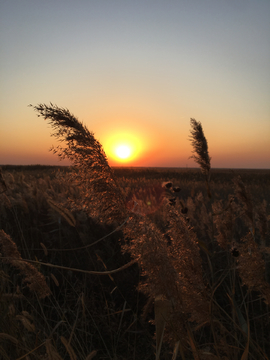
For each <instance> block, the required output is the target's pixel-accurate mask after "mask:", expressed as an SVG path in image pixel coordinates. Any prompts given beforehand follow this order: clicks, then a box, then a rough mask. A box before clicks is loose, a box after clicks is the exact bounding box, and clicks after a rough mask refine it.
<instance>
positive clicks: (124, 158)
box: [104, 131, 143, 165]
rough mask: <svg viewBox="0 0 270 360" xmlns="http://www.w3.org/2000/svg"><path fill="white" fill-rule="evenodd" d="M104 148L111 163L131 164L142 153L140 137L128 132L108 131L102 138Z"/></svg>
mask: <svg viewBox="0 0 270 360" xmlns="http://www.w3.org/2000/svg"><path fill="white" fill-rule="evenodd" d="M104 149H105V152H106V155H107V156H108V159H109V161H110V163H111V164H114V165H117V164H119V163H121V164H124V163H125V164H129V165H130V164H133V163H134V161H135V160H137V159H138V158H139V157H140V156H141V153H142V149H143V146H142V139H141V140H139V136H136V135H135V134H131V133H129V132H125V131H123V132H122V131H120V132H119V133H114V134H112V133H110V134H108V135H107V136H106V137H105V139H104Z"/></svg>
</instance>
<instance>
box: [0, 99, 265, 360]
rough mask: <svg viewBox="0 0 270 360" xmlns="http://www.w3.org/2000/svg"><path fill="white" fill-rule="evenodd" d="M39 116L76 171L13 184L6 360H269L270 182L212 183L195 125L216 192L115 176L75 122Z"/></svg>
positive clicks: (2, 340) (6, 257) (152, 175)
mask: <svg viewBox="0 0 270 360" xmlns="http://www.w3.org/2000/svg"><path fill="white" fill-rule="evenodd" d="M35 110H36V111H37V112H38V113H39V114H40V115H41V116H43V117H44V118H45V119H49V121H50V122H51V124H52V126H53V128H54V131H55V135H56V137H57V138H58V139H60V140H63V143H65V144H66V148H58V149H57V151H58V153H59V154H60V156H61V157H63V156H68V157H69V158H70V159H71V160H72V161H73V162H74V169H68V170H65V171H56V172H49V171H47V172H45V173H44V172H42V171H41V169H39V168H37V169H35V171H34V172H33V171H32V172H31V171H27V172H25V173H22V172H18V171H17V172H16V171H15V172H12V171H8V170H7V169H4V170H3V172H2V174H1V178H0V180H1V186H2V188H1V189H2V190H1V195H0V196H1V210H0V211H1V212H0V215H1V217H0V225H1V229H2V230H1V233H0V235H1V236H0V240H1V242H0V246H1V250H0V251H1V259H2V265H1V273H0V315H1V319H2V322H1V325H0V357H1V358H3V359H17V360H18V359H44V360H45V359H72V360H73V359H92V358H100V359H142V358H143V359H153V358H154V357H156V359H159V358H160V359H161V358H162V359H177V358H179V359H187V360H188V359H203V360H204V359H205V360H206V359H224V360H225V359H243V360H244V359H268V358H269V353H270V346H269V341H268V339H269V336H270V328H269V327H270V316H269V305H268V304H269V300H270V287H269V273H270V269H269V256H270V251H269V245H270V236H269V220H270V219H269V188H270V180H269V174H266V175H265V177H263V175H260V177H258V178H256V179H255V180H254V182H252V181H251V180H250V181H245V177H246V179H247V178H248V176H249V174H248V173H247V172H246V173H242V176H241V178H239V177H236V176H235V175H234V174H228V173H226V172H223V173H222V172H220V174H221V176H220V178H219V177H218V176H219V175H218V173H217V172H215V170H211V181H210V168H211V164H210V156H209V154H208V146H207V141H206V138H205V136H204V133H203V129H202V126H201V124H200V123H199V122H197V121H196V120H194V119H191V128H192V130H191V138H192V144H193V148H194V154H195V155H194V158H195V160H196V161H197V162H198V164H199V165H200V167H201V172H202V174H203V177H204V180H205V181H206V187H205V184H203V182H202V181H201V180H200V174H199V173H198V172H196V171H195V170H190V171H189V170H182V171H181V172H180V173H179V172H177V171H176V170H175V171H174V170H171V171H167V173H166V172H164V171H163V172H162V171H161V170H158V169H154V170H152V171H150V170H147V171H146V170H144V169H141V170H139V169H137V170H133V171H131V170H121V169H119V170H117V169H116V170H112V169H111V168H110V167H109V165H108V163H107V160H106V156H105V154H104V152H103V150H102V147H101V145H100V144H99V143H98V142H97V141H96V140H95V138H94V135H93V134H92V133H90V132H89V131H88V130H87V129H86V128H85V127H84V126H83V125H82V124H81V123H80V122H79V121H78V120H77V119H76V118H75V117H74V116H73V115H72V114H70V113H69V111H68V110H66V109H60V108H58V107H56V106H53V105H51V106H46V105H38V106H36V107H35ZM252 176H254V175H252ZM232 178H234V180H233V181H232ZM250 179H251V176H250ZM262 179H264V181H265V183H261V185H260V188H259V189H258V188H257V185H256V184H258V181H263V180H262ZM210 187H211V192H210ZM180 188H181V190H180ZM267 196H268V197H267ZM131 265H132V266H131ZM114 270H115V271H114ZM100 275H103V276H100ZM104 275H105V276H104ZM154 337H155V338H156V339H155V341H156V343H154V342H153V338H154ZM154 349H155V350H154Z"/></svg>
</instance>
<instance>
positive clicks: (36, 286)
mask: <svg viewBox="0 0 270 360" xmlns="http://www.w3.org/2000/svg"><path fill="white" fill-rule="evenodd" d="M0 246H1V252H2V256H3V257H2V259H3V262H4V263H7V264H10V265H12V266H13V267H15V268H16V269H18V270H20V273H21V275H23V276H24V279H23V282H24V283H26V284H27V286H28V288H29V289H30V290H31V291H33V292H36V293H37V295H38V297H39V298H40V299H42V298H45V297H46V296H49V295H50V294H51V291H50V289H49V287H48V285H47V284H46V281H45V277H44V276H43V275H42V274H41V273H40V272H39V271H38V270H37V269H36V268H35V267H34V266H32V265H30V264H29V263H27V262H26V261H23V260H22V257H21V254H20V253H19V251H18V248H17V246H16V244H15V243H14V242H13V241H12V240H11V237H10V236H9V235H7V234H6V233H5V232H4V230H0Z"/></svg>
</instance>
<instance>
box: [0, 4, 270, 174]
mask: <svg viewBox="0 0 270 360" xmlns="http://www.w3.org/2000/svg"><path fill="white" fill-rule="evenodd" d="M269 19H270V1H269V0H197V1H196V0H178V1H176V0H163V1H160V0H144V1H142V0H133V1H130V0H106V1H105V0H96V1H92V0H88V1H87V0H76V1H75V0H53V1H51V0H46V1H44V0H40V1H39V0H17V1H16V0H1V1H0V49H1V53H0V102H1V103H0V164H59V161H58V158H57V156H55V155H53V154H52V153H50V152H49V151H48V150H49V148H50V147H51V145H53V144H55V145H57V142H56V140H55V139H54V138H51V137H50V134H51V128H50V126H49V125H48V123H46V122H45V121H44V120H43V119H41V118H38V117H37V114H36V113H35V112H34V111H33V109H32V108H30V107H28V105H29V104H33V105H37V104H39V103H46V104H49V103H50V102H52V103H53V104H56V105H58V106H59V107H65V108H68V109H69V110H70V111H71V112H72V113H73V114H74V115H75V116H76V117H78V118H79V120H81V121H83V123H84V124H85V125H86V126H87V127H88V129H89V130H91V131H93V132H94V133H95V136H96V138H97V139H98V140H99V141H100V142H101V143H102V144H103V146H104V148H105V151H106V153H107V155H108V158H109V162H110V164H111V165H128V166H168V167H185V166H189V167H193V166H194V162H193V160H192V159H189V157H190V155H191V150H192V147H191V144H190V141H189V131H190V118H195V119H196V120H198V121H200V122H201V123H202V126H203V129H204V132H205V135H206V138H207V140H208V145H209V153H210V156H211V157H212V167H226V168H270V21H269ZM123 137H124V138H126V139H127V141H130V142H132V143H133V145H134V146H135V147H136V149H137V150H136V151H137V153H136V156H135V157H134V158H133V159H132V161H130V162H126V163H123V164H122V163H119V162H117V161H115V159H114V158H113V157H112V153H111V146H113V145H112V144H113V143H114V142H115V141H116V140H117V141H120V140H121V138H123ZM61 164H63V165H64V164H66V163H64V162H62V163H60V165H61Z"/></svg>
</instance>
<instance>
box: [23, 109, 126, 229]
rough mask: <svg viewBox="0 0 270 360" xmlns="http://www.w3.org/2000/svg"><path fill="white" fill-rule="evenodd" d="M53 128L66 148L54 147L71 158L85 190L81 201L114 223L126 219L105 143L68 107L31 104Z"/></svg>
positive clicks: (87, 207) (77, 180)
mask: <svg viewBox="0 0 270 360" xmlns="http://www.w3.org/2000/svg"><path fill="white" fill-rule="evenodd" d="M30 106H32V107H33V108H34V110H35V111H37V112H38V113H39V115H38V116H42V117H43V118H44V119H45V120H49V123H50V125H51V126H52V128H53V129H54V133H53V134H52V136H54V137H56V138H57V140H58V141H60V142H65V143H66V147H61V146H57V147H56V148H55V147H52V149H51V150H52V151H53V153H57V154H58V156H59V157H60V158H61V159H64V158H66V157H67V158H68V159H70V160H71V161H72V163H73V165H74V168H75V169H76V170H77V171H76V172H75V173H73V177H72V180H73V181H75V182H76V183H77V184H78V185H79V186H80V187H81V190H82V192H83V199H82V200H81V201H80V206H82V203H83V205H84V207H85V209H86V210H88V212H89V213H91V215H92V216H93V215H94V216H99V218H101V219H103V220H106V221H107V222H112V221H114V220H119V221H121V220H123V216H124V212H125V207H124V199H123V196H122V192H121V189H120V188H119V186H118V185H117V183H116V181H115V179H114V176H113V172H112V169H111V168H110V166H109V164H108V160H107V157H106V154H105V152H104V150H103V147H102V145H101V144H100V142H99V141H98V140H96V138H95V137H94V133H93V132H91V131H89V130H88V129H87V127H86V126H85V125H83V123H81V122H80V121H79V120H78V119H77V118H76V117H75V116H74V115H73V114H71V113H70V112H69V110H68V109H64V108H59V107H58V106H56V105H53V104H52V103H51V104H50V105H49V106H48V105H45V104H38V105H37V106H33V105H30Z"/></svg>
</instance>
